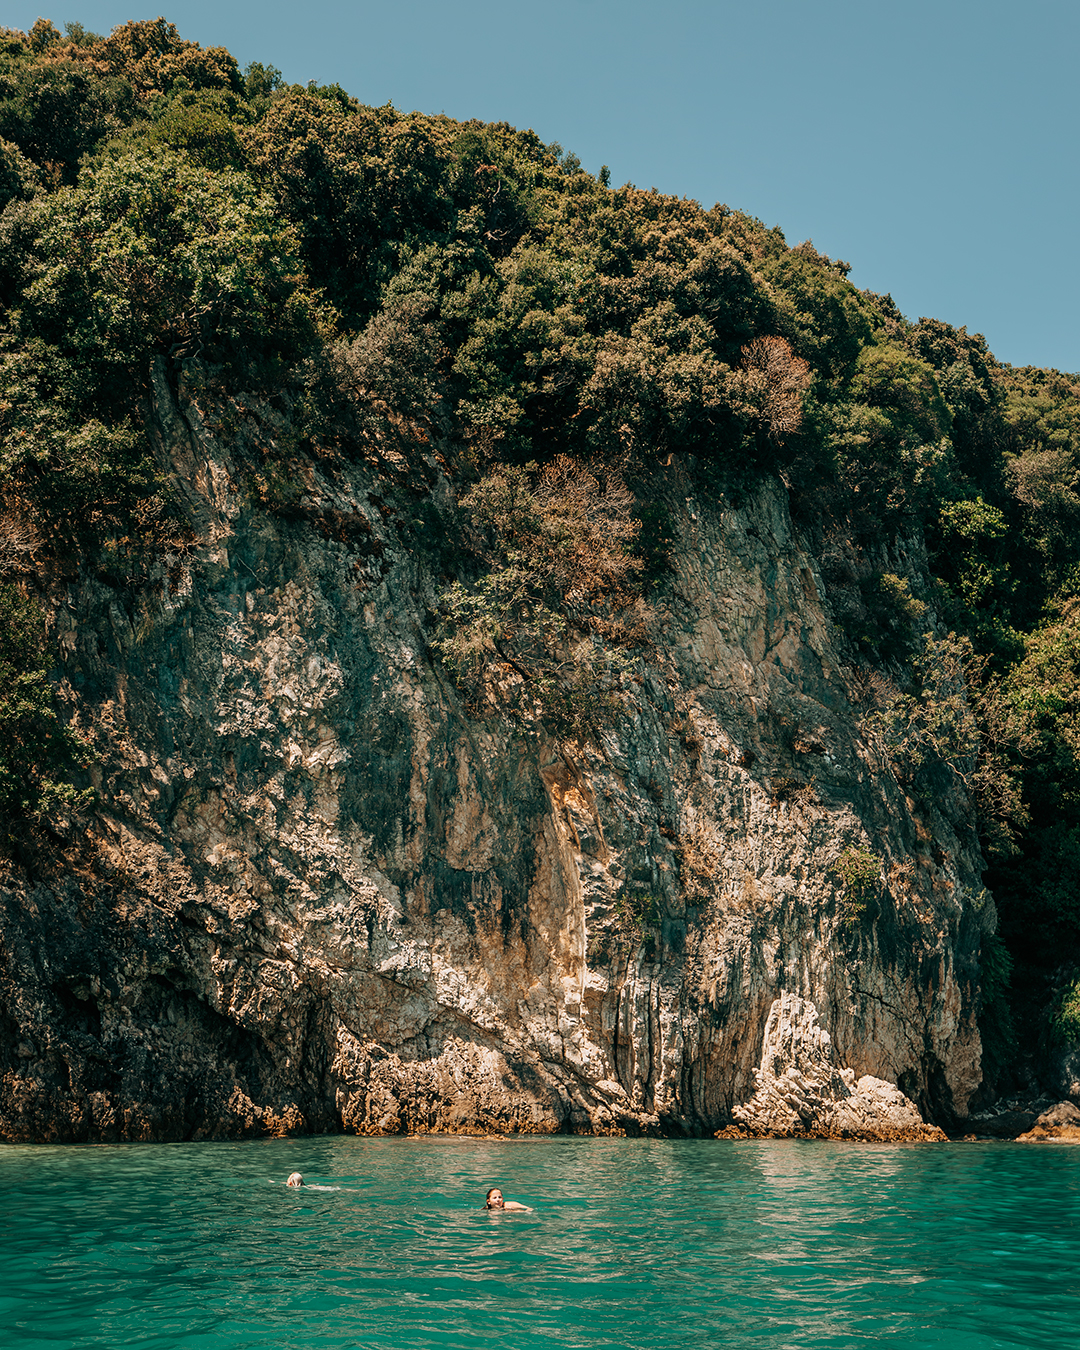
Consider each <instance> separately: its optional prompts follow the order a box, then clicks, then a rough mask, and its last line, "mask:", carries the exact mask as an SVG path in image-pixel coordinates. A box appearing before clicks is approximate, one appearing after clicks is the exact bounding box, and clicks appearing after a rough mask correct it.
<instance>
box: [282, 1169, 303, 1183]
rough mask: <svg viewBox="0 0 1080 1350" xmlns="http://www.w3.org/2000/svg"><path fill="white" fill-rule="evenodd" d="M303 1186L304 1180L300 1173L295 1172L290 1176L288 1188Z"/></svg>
mask: <svg viewBox="0 0 1080 1350" xmlns="http://www.w3.org/2000/svg"><path fill="white" fill-rule="evenodd" d="M303 1184H304V1178H303V1177H302V1176H301V1175H300V1173H299V1172H293V1173H292V1174H291V1175H290V1177H289V1179H288V1181H287V1182H286V1183H285V1185H286V1186H302V1185H303Z"/></svg>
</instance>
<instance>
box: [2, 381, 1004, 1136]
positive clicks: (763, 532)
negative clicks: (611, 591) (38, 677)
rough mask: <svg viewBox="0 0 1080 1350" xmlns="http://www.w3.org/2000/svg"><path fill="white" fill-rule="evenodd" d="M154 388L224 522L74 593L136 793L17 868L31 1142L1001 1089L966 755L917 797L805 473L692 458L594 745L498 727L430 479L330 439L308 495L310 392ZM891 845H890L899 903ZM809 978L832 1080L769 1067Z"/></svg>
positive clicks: (889, 1112)
mask: <svg viewBox="0 0 1080 1350" xmlns="http://www.w3.org/2000/svg"><path fill="white" fill-rule="evenodd" d="M155 390H156V393H155V406H154V410H153V425H154V434H155V435H156V437H157V438H158V442H159V444H160V450H161V455H162V460H163V462H164V463H167V464H169V465H170V466H171V469H172V471H173V472H174V474H175V475H176V477H177V481H178V482H179V483H180V484H181V485H182V487H183V491H184V492H185V494H186V497H187V501H188V506H189V510H190V514H191V519H192V521H193V522H194V523H195V525H196V527H197V531H198V538H199V543H198V547H197V548H196V549H195V550H193V551H191V552H190V553H188V554H185V555H183V556H176V557H169V558H165V559H163V560H160V562H158V563H156V564H155V565H154V569H153V572H152V576H151V579H150V584H149V585H141V586H139V587H131V586H128V585H127V584H126V583H125V582H124V579H123V578H116V577H112V576H108V575H105V574H104V573H103V572H98V573H95V574H89V573H86V574H84V575H82V576H80V577H78V578H73V579H72V580H71V581H70V583H69V584H68V585H66V586H65V587H64V588H62V589H60V590H58V591H57V592H56V593H55V595H54V597H53V599H54V611H53V621H54V624H55V630H56V637H57V638H58V641H59V645H60V649H61V651H62V652H63V654H64V668H63V671H62V689H63V692H64V696H65V697H66V699H67V701H68V706H69V708H70V710H71V714H72V716H73V718H75V719H76V720H77V721H78V722H79V723H80V724H81V725H83V726H87V727H93V728H95V729H96V732H97V738H98V745H99V749H100V751H101V753H102V760H101V762H100V763H99V764H98V765H97V766H96V767H95V768H94V770H93V774H94V781H95V784H96V786H97V787H98V789H99V793H100V798H99V803H98V806H97V808H96V809H95V812H94V814H93V816H92V818H91V819H90V820H89V822H88V824H87V825H86V826H85V827H84V826H79V827H78V829H76V828H75V827H74V826H70V827H68V828H69V834H68V837H67V839H66V842H65V844H64V846H63V847H62V848H58V851H57V855H56V857H55V858H54V859H53V860H52V861H51V862H49V861H48V860H43V859H41V858H38V859H36V860H34V862H33V863H32V864H27V865H26V866H25V867H23V868H20V867H18V866H15V865H12V866H10V867H9V868H8V869H7V871H6V873H5V875H4V876H3V878H2V886H3V888H2V890H0V938H2V966H3V968H2V990H3V994H2V1013H0V1121H2V1125H0V1131H2V1135H3V1137H4V1138H7V1139H55V1140H76V1139H127V1138H131V1139H174V1138H198V1137H205V1136H239V1135H244V1134H250V1133H265V1132H270V1133H282V1132H289V1131H298V1130H326V1129H348V1130H355V1131H359V1132H385V1131H404V1130H445V1131H471V1130H503V1131H509V1130H531V1131H545V1132H546V1131H557V1130H582V1131H599V1132H612V1133H620V1132H625V1131H630V1132H637V1131H642V1130H666V1131H682V1132H690V1133H700V1132H712V1131H715V1130H716V1129H717V1128H718V1127H720V1126H722V1125H724V1124H725V1123H726V1122H729V1121H730V1120H732V1118H733V1116H734V1115H736V1114H738V1111H739V1109H740V1107H741V1105H742V1104H746V1103H758V1105H752V1106H747V1107H746V1108H745V1110H746V1111H749V1112H750V1115H751V1117H752V1118H753V1119H754V1120H758V1119H766V1118H767V1119H770V1120H771V1119H775V1120H776V1121H777V1122H790V1121H791V1120H794V1119H797V1120H798V1121H800V1122H801V1124H802V1126H803V1127H805V1126H806V1124H807V1117H806V1116H804V1115H803V1113H802V1112H803V1109H806V1110H809V1112H810V1116H809V1121H810V1122H813V1127H814V1128H817V1126H818V1124H819V1123H822V1122H828V1124H827V1127H826V1126H825V1125H822V1128H828V1129H829V1130H830V1131H832V1132H835V1133H840V1134H843V1133H845V1132H848V1133H861V1134H863V1135H864V1136H865V1135H866V1134H867V1132H868V1131H870V1130H872V1129H876V1128H878V1123H879V1122H882V1121H889V1122H902V1123H900V1124H896V1125H895V1128H896V1129H904V1130H906V1129H908V1127H909V1124H910V1126H911V1128H916V1122H917V1112H915V1108H914V1107H911V1106H910V1102H914V1103H915V1104H916V1105H917V1107H918V1108H919V1110H921V1111H922V1113H923V1115H924V1116H925V1117H926V1118H928V1119H934V1120H938V1121H940V1122H949V1121H953V1120H955V1119H958V1118H959V1119H962V1118H963V1117H964V1116H965V1115H966V1114H967V1111H968V1107H969V1102H970V1100H971V1098H972V1094H973V1093H974V1092H975V1091H976V1089H977V1088H978V1086H979V1082H980V1053H981V1051H980V1042H979V1036H978V1032H977V1029H976V1024H975V1012H976V1006H975V986H974V980H975V976H976V975H977V954H978V948H979V943H980V940H981V935H982V933H983V932H984V931H985V930H987V929H989V928H991V927H992V926H993V923H994V915H993V906H992V902H991V901H990V900H989V899H988V897H987V896H986V892H985V891H983V889H982V887H981V884H980V873H981V858H980V855H979V852H978V847H977V843H976V839H975V835H974V831H973V817H972V812H971V809H970V803H969V802H968V800H967V798H966V796H965V794H964V792H963V790H962V787H961V785H960V783H959V780H958V779H955V778H954V777H953V776H952V775H951V774H950V773H949V771H947V770H945V769H942V770H941V779H940V782H939V783H938V784H936V785H935V790H934V792H933V794H932V796H931V797H930V798H928V799H925V800H919V801H916V800H914V799H912V798H910V797H908V796H906V795H905V793H904V791H903V790H902V789H901V787H900V786H899V785H898V783H897V781H896V780H895V778H894V777H893V776H892V774H891V773H890V772H889V770H888V766H887V765H886V763H885V762H884V760H883V759H882V756H881V754H880V752H879V750H878V749H877V748H876V747H875V745H874V744H873V743H872V742H871V741H869V740H867V739H866V738H865V737H864V736H863V735H862V733H861V732H860V730H859V720H858V719H859V713H860V697H861V693H860V690H859V689H858V688H857V687H856V686H855V685H854V684H853V678H852V676H851V674H850V672H849V671H847V670H846V668H845V666H844V662H843V659H842V654H841V647H840V645H839V644H838V641H837V637H836V632H835V629H834V627H833V623H832V620H831V614H830V607H829V602H828V598H827V595H826V591H825V586H824V582H823V580H822V577H821V575H820V573H819V571H818V569H817V566H816V564H815V562H814V559H813V557H812V555H811V554H810V553H809V552H808V551H807V550H806V549H805V548H804V547H803V546H802V544H801V543H800V541H799V539H798V537H797V535H796V533H795V531H794V529H793V527H792V523H791V520H790V517H789V515H788V511H787V504H786V496H785V493H784V491H783V489H782V488H781V486H780V485H779V484H778V483H777V484H774V485H772V486H768V485H767V486H764V487H762V488H761V489H760V490H758V491H757V492H756V493H755V494H754V495H753V496H752V497H750V498H749V499H748V500H747V501H746V502H745V504H742V505H740V506H739V507H738V508H736V507H735V506H733V505H732V504H731V503H726V502H721V503H719V504H715V503H708V502H704V503H703V502H701V501H699V500H698V499H697V497H695V495H694V494H693V491H692V490H691V488H690V486H689V480H687V479H685V478H683V477H680V476H679V471H678V467H677V466H673V467H672V468H671V469H670V470H669V471H668V474H667V476H666V477H665V478H663V479H658V481H657V484H656V488H655V493H656V496H657V497H658V498H662V499H663V500H665V501H666V502H667V504H668V506H669V509H670V510H671V512H672V515H673V517H674V519H675V521H676V524H677V526H678V529H679V531H680V544H679V547H678V552H677V557H676V560H675V576H674V579H673V582H672V585H671V587H670V588H669V589H668V591H667V592H666V594H665V596H664V598H662V599H661V600H659V601H657V603H656V609H657V629H658V637H657V643H656V647H655V648H654V649H653V650H652V651H651V653H649V654H648V655H646V656H643V657H642V659H641V660H640V661H639V663H638V666H637V668H636V671H635V672H634V681H635V683H634V686H633V688H634V689H635V690H636V693H635V694H634V695H633V697H628V698H627V700H626V704H625V708H624V711H623V714H622V715H621V717H620V718H619V719H617V720H616V721H615V722H614V723H613V725H612V726H611V727H610V728H609V729H608V730H607V732H606V733H605V734H604V737H603V740H602V744H601V745H599V746H596V747H591V748H585V749H583V748H581V747H575V746H568V745H563V744H556V743H554V742H552V741H551V740H550V739H548V738H545V736H544V735H542V734H541V733H540V732H539V731H537V730H535V729H530V728H524V729H522V728H517V729H515V728H513V727H509V726H506V725H503V724H500V723H496V722H490V721H477V720H474V719H472V718H470V716H469V715H468V713H467V710H466V709H465V708H464V707H463V705H462V702H461V700H460V698H459V696H458V694H457V692H456V691H455V689H454V687H453V686H452V684H451V682H450V681H449V679H448V678H447V676H446V674H445V672H444V671H443V670H442V668H441V667H440V666H439V665H438V664H436V663H433V661H432V659H431V657H430V655H429V648H428V637H429V612H430V607H431V606H432V604H433V603H434V596H435V591H436V588H437V585H438V579H437V573H438V562H437V545H438V540H437V539H435V540H432V539H431V535H432V532H433V531H434V532H435V533H437V518H435V519H436V523H435V524H432V523H431V522H432V517H431V516H430V515H429V516H427V517H418V514H417V506H416V501H417V499H416V498H415V497H408V496H407V495H405V494H403V493H399V494H398V495H396V496H395V495H394V494H393V493H392V492H390V490H389V489H388V488H387V486H386V484H385V482H383V481H381V480H380V479H378V478H377V477H376V476H375V475H374V474H373V473H372V472H371V471H369V470H368V469H366V468H365V467H364V466H363V465H362V464H344V463H340V462H334V461H332V460H331V459H325V460H318V459H314V458H313V459H310V460H303V461H302V462H301V463H300V464H299V467H298V468H297V470H296V472H297V475H301V474H302V476H303V477H302V481H303V483H304V490H303V494H302V495H301V496H299V497H295V496H294V497H293V498H290V499H289V501H288V504H287V506H288V509H287V511H286V512H285V513H284V514H282V513H281V512H280V511H279V512H278V513H277V514H272V513H269V512H268V511H267V510H265V509H262V508H261V507H260V506H259V505H258V493H257V492H256V491H255V490H254V489H253V488H252V474H253V469H252V466H253V465H256V466H257V465H258V463H260V462H261V461H260V455H261V448H260V447H261V446H263V445H266V444H270V443H271V442H274V441H275V439H276V438H280V437H284V436H286V434H287V433H288V426H287V423H286V420H285V415H284V414H283V413H281V412H280V411H275V410H274V409H272V408H271V407H269V406H268V405H266V404H260V403H257V402H256V401H249V403H248V404H246V405H237V406H236V407H233V408H232V409H231V410H229V409H226V411H227V412H229V416H228V417H226V416H225V414H224V413H223V412H222V409H221V408H220V407H219V406H217V405H215V403H214V400H213V398H212V397H211V395H210V394H207V393H206V392H205V391H200V390H198V389H196V388H195V386H194V385H193V384H189V385H188V386H184V384H183V383H182V384H181V389H180V392H179V395H177V394H176V392H175V391H174V390H170V388H169V386H168V384H167V383H166V380H165V378H164V375H163V373H162V372H159V373H158V377H157V382H156V386H155ZM226 427H228V428H229V429H228V432H227V433H226ZM448 497H449V494H448V489H447V487H446V484H445V481H443V480H441V479H440V478H439V477H438V474H437V473H436V471H435V469H434V467H433V469H432V474H431V479H430V496H429V499H428V501H429V503H433V504H434V505H435V506H436V507H438V508H439V509H442V510H448V509H451V508H450V506H448V504H447V503H448ZM425 521H426V523H423V522H425ZM911 547H912V550H913V553H912V557H915V555H916V553H917V549H916V546H915V545H914V544H912V546H911ZM909 561H910V559H909V558H896V559H894V560H893V561H892V564H891V565H892V566H894V568H895V569H896V570H898V571H902V570H903V569H904V567H905V566H907V565H908V562H909ZM54 823H55V825H56V829H57V830H58V831H59V832H61V833H63V831H64V829H65V824H64V822H63V821H60V820H58V821H56V822H54ZM852 847H857V848H860V849H865V850H869V851H870V852H872V853H873V854H874V855H875V857H877V858H878V859H880V863H881V870H880V883H879V885H878V886H877V887H876V889H875V891H874V893H873V894H872V896H871V897H870V899H869V903H868V904H867V907H866V909H865V912H863V913H861V914H860V913H857V912H854V911H853V910H852V909H851V907H850V906H849V905H848V904H847V902H846V898H845V893H844V889H843V886H842V884H841V882H840V880H839V878H838V876H837V874H836V872H835V870H834V865H835V862H836V859H837V857H838V855H839V854H841V853H842V852H843V851H844V850H845V849H849V848H852ZM785 1000H786V1002H785ZM798 1001H801V1004H800V1006H801V1007H803V1008H804V1010H815V1011H816V1013H817V1014H818V1015H819V1016H820V1017H821V1019H822V1021H823V1022H824V1024H825V1025H826V1026H827V1027H828V1029H829V1037H830V1040H829V1052H828V1055H826V1053H825V1049H824V1043H822V1046H821V1057H818V1058H815V1057H814V1054H811V1051H810V1049H809V1048H808V1047H809V1044H810V1041H809V1039H808V1038H809V1032H807V1034H806V1036H804V1037H803V1039H802V1040H800V1042H799V1049H798V1054H797V1055H796V1058H795V1060H793V1061H792V1064H793V1066H794V1067H795V1069H796V1070H798V1072H799V1073H800V1074H802V1075H803V1077H804V1078H805V1080H806V1082H805V1084H804V1082H803V1081H802V1080H796V1079H794V1078H791V1077H790V1076H789V1077H788V1079H786V1080H783V1075H782V1074H776V1073H772V1071H771V1070H770V1071H769V1072H770V1073H772V1077H768V1074H767V1073H766V1067H767V1066H764V1065H763V1058H762V1049H763V1044H765V1042H766V1028H767V1025H768V1024H770V1017H771V1015H772V1014H773V1012H774V1010H775V1008H776V1007H777V1005H778V1003H779V1005H780V1006H781V1007H790V1008H794V1007H795V1006H796V1002H798ZM808 1017H809V1013H807V1018H808ZM796 1023H797V1025H799V1026H801V1027H807V1026H809V1022H808V1021H807V1020H806V1019H804V1020H803V1021H798V1019H796V1022H791V1023H788V1024H785V1025H789V1024H790V1025H792V1026H794V1025H796ZM770 1044H771V1042H770ZM815 1053H816V1052H815ZM807 1056H809V1059H808V1058H807ZM829 1056H831V1058H829ZM826 1060H828V1066H829V1067H828V1073H827V1074H826ZM805 1063H809V1064H810V1066H811V1068H812V1069H813V1073H812V1074H808V1073H807V1071H806V1070H805V1069H803V1068H801V1067H800V1065H802V1064H805ZM815 1066H816V1067H815ZM838 1066H842V1069H841V1068H840V1067H838ZM819 1069H820V1072H819ZM784 1072H785V1073H786V1072H787V1065H786V1064H785V1068H784ZM756 1073H760V1074H762V1075H763V1076H762V1078H761V1079H760V1080H759V1079H758V1078H757V1077H755V1074H756ZM766 1078H768V1081H766ZM781 1081H786V1082H787V1084H788V1086H787V1087H783V1088H781V1087H780V1086H779V1083H780V1082H781ZM893 1085H898V1087H899V1088H900V1089H902V1092H903V1094H906V1098H905V1097H904V1096H903V1095H901V1093H899V1092H897V1091H896V1089H895V1088H894V1087H893ZM785 1093H786V1094H787V1095H785ZM778 1098H779V1099H781V1100H782V1101H783V1103H784V1105H783V1107H782V1108H781V1106H780V1105H779V1104H776V1103H777V1101H778ZM803 1103H805V1108H804V1107H803V1105H802V1104H803ZM785 1113H786V1114H785ZM913 1113H914V1114H913ZM744 1114H745V1111H744ZM755 1128H756V1126H755ZM783 1128H784V1129H785V1130H786V1129H787V1128H788V1127H787V1124H784V1125H783ZM882 1128H885V1126H882ZM887 1128H889V1129H892V1128H894V1126H893V1125H891V1124H890V1125H888V1127H887Z"/></svg>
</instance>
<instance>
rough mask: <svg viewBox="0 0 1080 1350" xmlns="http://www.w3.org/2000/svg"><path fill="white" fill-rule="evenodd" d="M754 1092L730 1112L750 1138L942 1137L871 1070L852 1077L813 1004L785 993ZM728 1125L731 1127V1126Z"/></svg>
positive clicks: (776, 1007)
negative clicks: (840, 1058) (842, 1065)
mask: <svg viewBox="0 0 1080 1350" xmlns="http://www.w3.org/2000/svg"><path fill="white" fill-rule="evenodd" d="M754 1080H755V1083H756V1085H757V1091H756V1092H755V1093H754V1095H753V1096H752V1097H751V1098H750V1100H749V1101H747V1102H743V1103H741V1104H739V1105H737V1106H736V1107H735V1108H734V1109H733V1111H732V1115H733V1116H734V1117H735V1120H736V1121H737V1122H738V1124H739V1125H740V1126H741V1127H742V1128H743V1129H744V1130H745V1131H746V1133H748V1134H751V1135H768V1136H771V1137H774V1138H792V1137H799V1136H802V1137H809V1138H816V1139H866V1140H878V1141H882V1140H924V1139H944V1138H946V1135H945V1134H944V1132H943V1131H942V1130H941V1129H939V1128H938V1127H937V1126H934V1125H927V1124H926V1123H925V1122H924V1121H923V1119H922V1117H921V1116H920V1114H919V1111H918V1109H917V1107H916V1106H915V1104H914V1103H913V1102H912V1101H910V1100H909V1099H908V1098H907V1097H905V1096H904V1094H903V1093H902V1092H901V1091H900V1090H899V1088H897V1087H896V1085H895V1084H893V1083H888V1082H885V1081H884V1080H882V1079H880V1078H874V1077H873V1076H872V1075H870V1074H864V1075H863V1077H861V1078H859V1079H856V1077H855V1074H854V1072H853V1070H851V1069H846V1068H842V1067H841V1066H840V1065H839V1064H838V1063H837V1059H836V1052H835V1050H834V1047H833V1043H832V1038H831V1037H830V1036H829V1033H828V1032H827V1031H826V1030H825V1028H824V1027H821V1026H819V1025H818V1015H817V1009H816V1008H815V1007H814V1005H813V1004H812V1003H810V1002H808V1001H807V1000H805V999H801V998H798V997H796V996H795V995H792V994H787V993H784V994H782V995H781V996H780V998H778V999H777V1000H776V1001H775V1002H774V1003H773V1005H772V1008H771V1010H770V1012H769V1018H768V1021H767V1022H766V1024H765V1043H764V1046H763V1048H762V1055H761V1067H760V1069H758V1070H757V1072H756V1073H755V1075H754ZM729 1128H730V1127H729Z"/></svg>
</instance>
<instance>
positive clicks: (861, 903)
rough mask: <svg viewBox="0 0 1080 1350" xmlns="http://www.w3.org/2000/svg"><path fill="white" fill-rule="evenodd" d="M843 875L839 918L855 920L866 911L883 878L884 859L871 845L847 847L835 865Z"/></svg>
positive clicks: (836, 872) (834, 867) (836, 870)
mask: <svg viewBox="0 0 1080 1350" xmlns="http://www.w3.org/2000/svg"><path fill="white" fill-rule="evenodd" d="M832 870H833V872H834V873H835V874H836V876H837V877H838V878H839V879H840V902H839V906H838V909H839V914H840V920H841V922H842V923H844V924H853V923H855V922H857V921H858V920H859V919H861V918H862V916H863V914H864V913H865V912H866V905H867V902H868V901H869V900H870V898H871V896H873V894H874V892H875V891H876V890H877V888H878V885H879V883H880V881H881V859H880V858H879V857H878V856H877V854H875V853H871V852H870V850H869V849H868V848H846V849H844V851H843V853H841V854H840V856H839V857H838V858H837V860H836V861H835V862H834V863H833V866H832Z"/></svg>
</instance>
